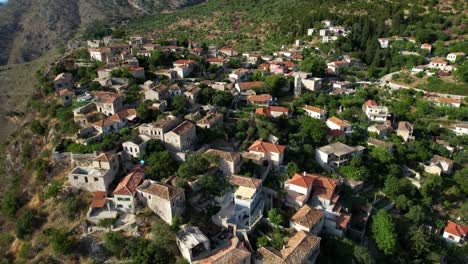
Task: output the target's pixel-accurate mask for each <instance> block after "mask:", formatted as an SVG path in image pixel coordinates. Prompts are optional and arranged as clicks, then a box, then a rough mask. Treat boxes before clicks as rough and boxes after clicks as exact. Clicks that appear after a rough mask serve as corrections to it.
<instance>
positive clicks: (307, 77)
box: [294, 72, 322, 94]
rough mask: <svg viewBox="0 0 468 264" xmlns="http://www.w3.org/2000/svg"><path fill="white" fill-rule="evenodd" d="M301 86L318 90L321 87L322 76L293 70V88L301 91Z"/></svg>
mask: <svg viewBox="0 0 468 264" xmlns="http://www.w3.org/2000/svg"><path fill="white" fill-rule="evenodd" d="M302 87H304V88H305V89H307V90H311V91H318V90H320V89H321V88H322V78H317V77H312V74H311V73H307V72H295V73H294V89H295V90H299V91H301V90H302ZM299 94H300V93H299Z"/></svg>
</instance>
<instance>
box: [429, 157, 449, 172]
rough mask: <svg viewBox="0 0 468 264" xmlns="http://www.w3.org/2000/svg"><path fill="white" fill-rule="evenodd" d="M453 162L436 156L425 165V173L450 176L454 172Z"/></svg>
mask: <svg viewBox="0 0 468 264" xmlns="http://www.w3.org/2000/svg"><path fill="white" fill-rule="evenodd" d="M453 164H454V162H453V160H451V159H447V158H445V157H442V156H439V155H434V156H433V157H432V159H431V160H430V161H429V162H428V163H427V164H424V171H425V172H427V173H431V174H436V175H442V174H445V175H450V174H452V171H453Z"/></svg>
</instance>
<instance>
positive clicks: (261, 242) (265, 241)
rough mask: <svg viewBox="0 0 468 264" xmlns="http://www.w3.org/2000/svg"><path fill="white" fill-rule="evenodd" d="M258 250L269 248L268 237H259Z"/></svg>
mask: <svg viewBox="0 0 468 264" xmlns="http://www.w3.org/2000/svg"><path fill="white" fill-rule="evenodd" d="M256 245H257V248H261V247H266V246H268V238H267V237H266V236H262V237H259V238H258V239H257V244H256Z"/></svg>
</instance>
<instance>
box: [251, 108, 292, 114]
mask: <svg viewBox="0 0 468 264" xmlns="http://www.w3.org/2000/svg"><path fill="white" fill-rule="evenodd" d="M271 112H280V113H285V114H287V113H288V112H289V109H288V108H287V107H282V106H269V107H265V108H257V109H255V114H257V115H266V116H271Z"/></svg>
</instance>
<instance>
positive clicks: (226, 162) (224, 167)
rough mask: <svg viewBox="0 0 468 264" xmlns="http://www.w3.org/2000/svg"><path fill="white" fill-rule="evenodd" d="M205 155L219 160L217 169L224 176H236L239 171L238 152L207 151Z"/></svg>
mask: <svg viewBox="0 0 468 264" xmlns="http://www.w3.org/2000/svg"><path fill="white" fill-rule="evenodd" d="M205 154H209V155H214V156H216V157H218V158H219V167H220V169H221V171H222V172H223V173H224V175H226V176H231V175H233V174H237V173H238V172H239V171H240V164H241V155H240V154H239V153H238V152H233V151H225V150H219V149H208V150H207V151H205Z"/></svg>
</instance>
